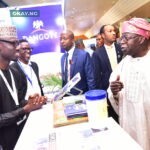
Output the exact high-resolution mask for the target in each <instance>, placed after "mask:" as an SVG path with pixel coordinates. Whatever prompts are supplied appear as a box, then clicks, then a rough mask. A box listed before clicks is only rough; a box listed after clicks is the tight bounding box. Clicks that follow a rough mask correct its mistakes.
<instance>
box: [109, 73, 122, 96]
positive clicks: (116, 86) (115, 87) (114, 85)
mask: <svg viewBox="0 0 150 150" xmlns="http://www.w3.org/2000/svg"><path fill="white" fill-rule="evenodd" d="M122 88H123V83H122V82H121V81H120V76H119V75H118V76H117V79H116V80H115V81H113V82H111V83H110V89H111V91H112V93H113V95H117V94H118V92H119V91H121V90H122Z"/></svg>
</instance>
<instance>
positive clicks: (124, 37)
mask: <svg viewBox="0 0 150 150" xmlns="http://www.w3.org/2000/svg"><path fill="white" fill-rule="evenodd" d="M137 37H138V36H136V35H134V36H129V35H126V34H123V35H122V36H121V37H120V38H119V42H121V41H122V40H125V41H126V42H127V41H129V40H131V39H134V38H137Z"/></svg>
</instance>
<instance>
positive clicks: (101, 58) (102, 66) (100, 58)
mask: <svg viewBox="0 0 150 150" xmlns="http://www.w3.org/2000/svg"><path fill="white" fill-rule="evenodd" d="M115 48H116V56H117V62H118V63H119V62H120V61H121V60H122V57H123V53H122V51H121V47H120V46H119V45H118V44H116V43H115ZM92 60H93V64H94V75H95V80H96V87H97V88H98V89H103V90H107V88H108V86H109V78H110V74H111V72H112V68H111V64H110V61H109V57H108V55H107V52H106V49H105V47H104V46H102V47H100V48H98V49H97V50H96V51H95V52H94V53H93V56H92Z"/></svg>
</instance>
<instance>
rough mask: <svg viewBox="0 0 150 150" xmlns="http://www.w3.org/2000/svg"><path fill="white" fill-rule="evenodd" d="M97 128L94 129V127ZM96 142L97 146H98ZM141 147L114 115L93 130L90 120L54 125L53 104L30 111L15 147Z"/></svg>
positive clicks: (122, 149) (19, 149)
mask: <svg viewBox="0 0 150 150" xmlns="http://www.w3.org/2000/svg"><path fill="white" fill-rule="evenodd" d="M94 132H95V131H94ZM95 146H96V147H95ZM93 148H95V149H94V150H110V149H111V150H142V148H141V147H140V146H139V145H138V144H137V143H136V142H135V141H134V140H133V139H132V138H131V137H130V136H129V135H128V134H127V133H126V132H125V131H124V130H123V129H122V128H121V127H120V126H119V125H118V124H117V123H116V122H115V121H114V120H113V119H112V118H108V119H106V120H105V121H104V122H103V127H102V126H101V128H100V130H99V131H98V132H97V131H96V132H95V133H91V127H90V124H89V123H88V122H85V123H79V124H74V125H67V126H63V127H58V128H54V127H53V106H52V104H46V105H45V106H43V108H41V109H39V110H36V111H33V112H32V113H30V115H29V118H28V120H27V122H26V124H25V127H24V129H23V131H22V133H21V135H20V138H19V140H18V142H17V144H16V146H15V149H14V150H80V149H83V150H91V149H93Z"/></svg>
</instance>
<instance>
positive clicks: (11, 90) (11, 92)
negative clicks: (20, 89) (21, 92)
mask: <svg viewBox="0 0 150 150" xmlns="http://www.w3.org/2000/svg"><path fill="white" fill-rule="evenodd" d="M9 72H10V76H11V82H12V88H11V87H10V85H9V83H8V81H7V79H6V78H5V76H4V74H3V72H2V71H1V70H0V75H1V77H2V79H3V80H4V82H5V85H6V86H7V88H8V90H9V92H10V94H11V96H12V97H13V99H14V101H15V103H16V105H19V102H18V96H17V89H16V86H15V81H14V77H13V75H12V72H11V71H10V70H9Z"/></svg>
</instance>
